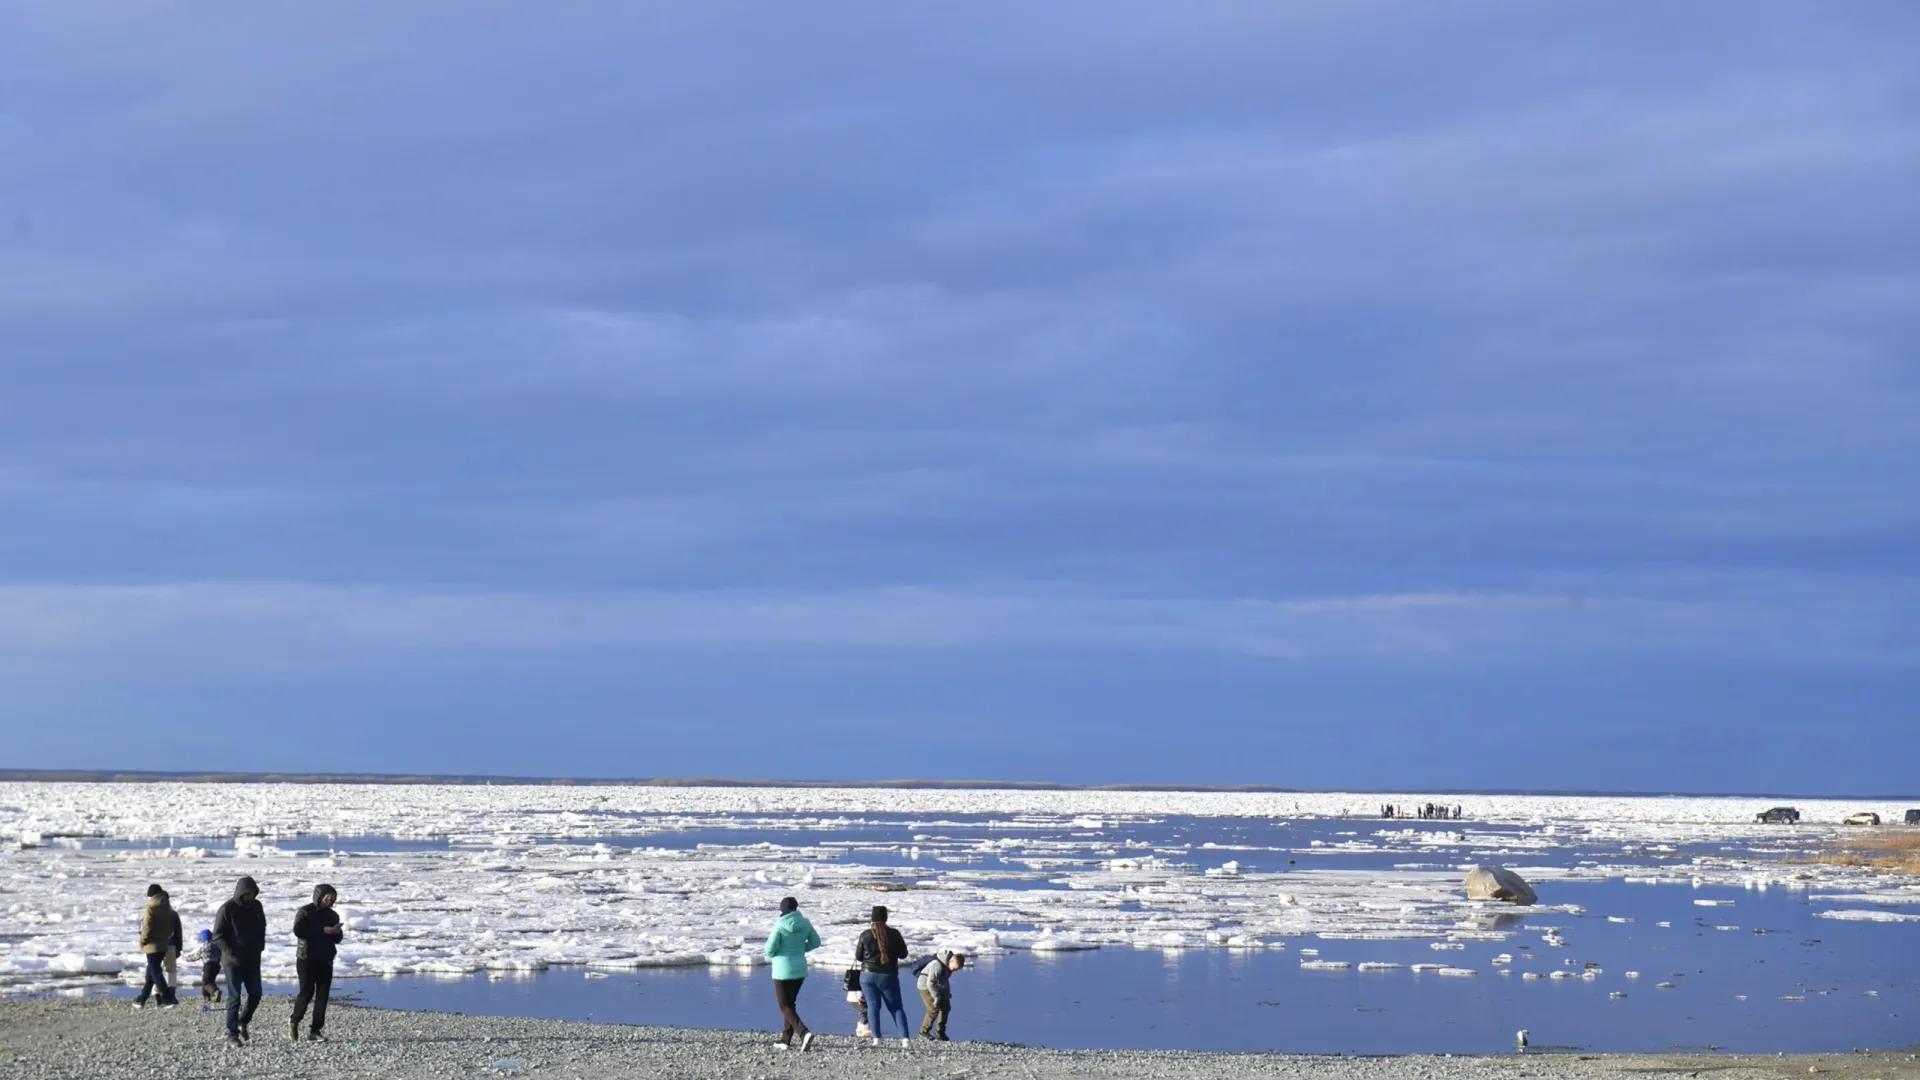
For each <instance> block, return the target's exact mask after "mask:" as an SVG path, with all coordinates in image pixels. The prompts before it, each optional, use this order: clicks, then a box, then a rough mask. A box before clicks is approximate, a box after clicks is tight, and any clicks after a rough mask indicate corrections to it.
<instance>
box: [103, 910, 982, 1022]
mask: <svg viewBox="0 0 1920 1080" xmlns="http://www.w3.org/2000/svg"><path fill="white" fill-rule="evenodd" d="M339 897H340V894H339V893H338V892H337V891H336V890H335V889H334V887H333V886H331V885H316V886H314V890H313V902H312V903H309V904H307V905H306V906H304V907H302V908H301V909H300V910H299V911H298V912H296V913H295V914H294V916H293V936H294V938H295V939H296V940H297V941H298V943H299V950H298V952H297V953H296V955H295V959H294V971H295V973H296V974H297V975H298V976H299V980H300V991H299V994H298V996H296V997H295V998H294V1000H293V1018H292V1020H291V1022H290V1023H289V1025H288V1029H287V1030H288V1035H289V1037H290V1038H292V1039H294V1040H295V1041H298V1040H299V1038H300V1022H301V1020H302V1019H303V1018H305V1017H306V1015H307V1007H308V1006H309V1005H311V1006H312V1007H313V1023H312V1026H311V1027H309V1028H308V1029H307V1038H308V1039H309V1040H311V1041H313V1042H325V1041H326V1038H327V1036H326V1027H327V999H328V998H329V997H331V996H332V992H333V961H334V957H335V955H336V953H337V952H338V951H339V948H340V939H341V937H342V927H341V925H340V915H339V913H337V912H336V911H334V905H335V904H336V903H338V902H339ZM181 944H182V931H181V925H180V916H179V914H178V913H177V912H175V911H174V910H173V903H172V899H171V898H170V897H169V896H168V895H167V891H166V890H165V889H163V888H161V887H160V886H159V885H158V884H154V885H149V886H147V908H146V912H145V914H144V915H142V917H141V919H140V951H141V952H142V953H143V954H145V956H146V961H147V970H146V976H145V981H144V983H143V985H142V986H141V989H140V996H139V997H137V998H135V999H134V1004H133V1007H134V1008H135V1009H143V1008H145V1007H146V1006H147V1003H148V1002H149V1001H152V1000H154V995H155V993H156V992H157V993H158V995H159V997H158V1002H157V1003H158V1005H159V1006H160V1007H161V1008H167V1009H170V1008H173V1007H174V1006H175V1005H178V1004H179V999H178V998H177V997H176V991H177V989H178V986H179V983H178V981H177V980H176V977H175V970H176V962H177V961H178V960H179V959H180V954H181V950H180V946H181ZM266 947H267V913H266V909H265V908H264V907H262V906H261V904H260V886H259V884H258V883H257V882H255V881H254V880H253V878H251V877H242V878H241V879H240V880H239V881H238V882H237V883H235V885H234V887H233V896H232V898H230V899H229V900H227V901H226V902H225V903H223V904H221V905H220V908H219V910H218V911H216V912H215V913H214V917H213V926H212V928H210V929H206V930H202V931H200V946H199V948H197V949H195V950H194V952H193V953H190V954H188V956H187V959H188V960H189V962H196V963H199V964H200V965H201V967H200V994H201V999H202V1002H203V1004H202V1006H201V1008H202V1009H203V1010H205V1009H208V1008H211V1007H212V1006H213V1004H215V1003H218V1002H220V1001H221V1000H222V999H223V997H224V1000H225V1003H226V1011H227V1045H228V1046H230V1047H237V1046H244V1045H246V1043H247V1042H248V1041H249V1039H250V1038H251V1036H250V1034H249V1032H248V1027H249V1025H250V1024H252V1022H253V1016H254V1011H255V1010H256V1009H258V1008H259V1007H260V955H261V953H263V952H265V951H266ZM819 947H820V934H819V932H818V931H817V930H815V929H814V928H813V924H812V923H811V922H809V921H807V917H806V916H805V915H802V914H801V913H800V902H799V901H798V900H795V899H794V898H793V897H791V896H789V897H786V898H785V899H783V900H781V901H780V915H779V917H778V918H777V919H776V920H775V921H774V924H773V932H772V933H770V934H768V935H767V944H766V948H765V950H764V951H765V954H766V957H767V959H768V960H769V961H771V962H772V965H773V990H774V998H775V1000H776V1001H777V1002H778V1003H779V1006H780V1017H781V1030H780V1038H779V1039H778V1040H776V1041H775V1043H774V1045H775V1046H776V1047H778V1048H779V1049H782V1050H789V1049H793V1048H794V1047H795V1042H794V1040H796V1039H797V1040H799V1043H798V1048H799V1049H801V1050H808V1049H811V1048H812V1047H813V1043H814V1034H813V1032H812V1031H810V1030H809V1029H808V1028H807V1024H806V1021H804V1020H802V1019H800V1012H799V1001H800V985H801V984H802V983H804V982H805V981H806V978H807V954H808V953H810V952H812V951H814V950H815V949H818V948H819ZM853 962H854V966H853V967H851V968H849V969H847V971H846V973H845V976H844V978H843V979H842V983H843V985H844V987H845V989H846V994H847V1001H848V1003H849V1004H851V1005H852V1006H853V1011H854V1014H855V1016H856V1020H855V1022H854V1032H853V1033H854V1037H855V1038H864V1039H867V1040H869V1041H870V1042H872V1043H873V1044H874V1045H878V1044H879V1042H880V1037H881V1031H882V1026H881V1021H882V1019H883V1018H885V1017H892V1019H893V1021H894V1024H895V1026H897V1027H898V1028H899V1029H900V1045H902V1046H907V1045H910V1044H911V1041H912V1037H911V1036H910V1035H909V1034H908V1027H907V1013H906V1009H905V1008H903V1007H902V1005H901V1000H900V971H901V969H902V968H903V967H904V968H905V969H906V970H907V973H908V974H910V975H912V976H913V977H914V979H915V987H916V989H918V990H919V991H920V1002H921V1004H922V1005H924V1006H925V1007H926V1018H925V1019H924V1020H922V1021H921V1023H920V1037H921V1038H923V1039H932V1040H936V1041H939V1042H946V1041H947V1020H948V1018H949V1017H951V1016H952V1015H953V987H952V983H951V979H952V976H953V973H954V972H956V971H959V970H960V969H962V968H964V967H966V966H967V957H966V954H965V953H961V952H953V951H950V950H945V949H942V950H940V951H938V952H935V953H932V954H929V955H926V956H922V957H920V958H918V959H912V958H910V957H909V955H908V951H907V942H906V939H905V938H903V937H902V936H901V935H900V931H898V930H895V929H894V928H893V927H891V926H888V925H887V909H886V908H885V907H880V906H876V907H875V908H874V909H873V910H872V912H871V913H869V915H868V925H867V929H866V930H864V931H862V932H861V934H860V939H859V940H858V941H856V942H855V943H854V946H853ZM223 982H224V983H225V993H224V995H223V994H222V992H221V983H223Z"/></svg>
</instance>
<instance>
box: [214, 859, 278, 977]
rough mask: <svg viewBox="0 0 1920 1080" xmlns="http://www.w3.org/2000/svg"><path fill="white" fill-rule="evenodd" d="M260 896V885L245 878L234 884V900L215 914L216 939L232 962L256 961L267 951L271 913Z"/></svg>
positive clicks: (221, 906)
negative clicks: (268, 918) (269, 915)
mask: <svg viewBox="0 0 1920 1080" xmlns="http://www.w3.org/2000/svg"><path fill="white" fill-rule="evenodd" d="M259 896H260V886H258V885H256V884H254V882H253V879H252V878H250V877H243V878H241V879H240V880H239V881H238V882H236V883H235V884H234V886H233V899H231V900H229V901H227V902H226V903H224V904H221V905H220V910H219V912H217V913H216V914H215V915H214V917H213V940H214V941H215V942H217V943H218V944H219V946H220V954H221V956H223V957H225V958H226V959H227V961H228V962H234V961H238V962H240V963H242V964H248V963H252V962H254V961H257V960H259V959H260V954H261V953H262V952H263V951H265V950H266V947H267V912H266V909H265V908H263V907H261V906H260V900H259Z"/></svg>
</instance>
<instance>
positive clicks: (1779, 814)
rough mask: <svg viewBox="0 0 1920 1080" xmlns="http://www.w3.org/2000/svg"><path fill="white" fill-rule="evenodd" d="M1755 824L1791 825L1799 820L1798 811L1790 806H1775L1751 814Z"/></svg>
mask: <svg viewBox="0 0 1920 1080" xmlns="http://www.w3.org/2000/svg"><path fill="white" fill-rule="evenodd" d="M1753 820H1754V823H1755V824H1756V825H1792V824H1795V823H1797V822H1798V821H1799V820H1800V811H1798V810H1795V809H1794V808H1793V807H1791V806H1776V807H1774V808H1773V809H1771V810H1762V811H1760V812H1759V813H1758V814H1755V815H1753Z"/></svg>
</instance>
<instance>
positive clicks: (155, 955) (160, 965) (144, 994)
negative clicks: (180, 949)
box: [134, 952, 173, 1005]
mask: <svg viewBox="0 0 1920 1080" xmlns="http://www.w3.org/2000/svg"><path fill="white" fill-rule="evenodd" d="M166 960H167V954H166V953H164V952H150V953H148V954H147V981H146V984H145V985H143V986H141V987H140V996H139V997H138V998H135V999H134V1000H136V1001H138V1002H139V1003H140V1004H142V1005H145V1004H146V1003H147V998H148V996H150V995H151V994H152V993H153V988H154V987H156V986H157V987H159V988H160V1003H161V1004H163V1005H164V1004H166V1003H167V1002H169V1001H172V1000H173V987H171V986H168V985H167V969H166V966H165V965H166Z"/></svg>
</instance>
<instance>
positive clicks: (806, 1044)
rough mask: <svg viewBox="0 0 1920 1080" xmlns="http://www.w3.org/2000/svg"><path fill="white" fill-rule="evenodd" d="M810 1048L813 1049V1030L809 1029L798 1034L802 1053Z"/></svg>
mask: <svg viewBox="0 0 1920 1080" xmlns="http://www.w3.org/2000/svg"><path fill="white" fill-rule="evenodd" d="M811 1049H813V1032H811V1031H809V1032H807V1033H806V1034H805V1035H802V1036H800V1050H801V1052H802V1053H804V1052H806V1051H808V1050H811Z"/></svg>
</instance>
